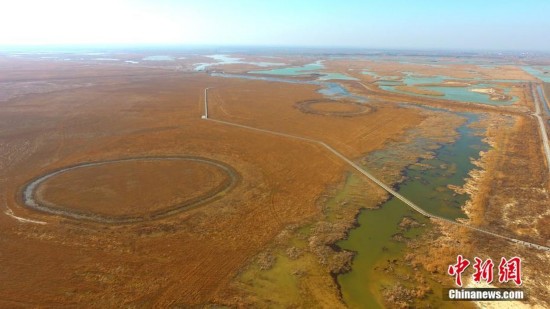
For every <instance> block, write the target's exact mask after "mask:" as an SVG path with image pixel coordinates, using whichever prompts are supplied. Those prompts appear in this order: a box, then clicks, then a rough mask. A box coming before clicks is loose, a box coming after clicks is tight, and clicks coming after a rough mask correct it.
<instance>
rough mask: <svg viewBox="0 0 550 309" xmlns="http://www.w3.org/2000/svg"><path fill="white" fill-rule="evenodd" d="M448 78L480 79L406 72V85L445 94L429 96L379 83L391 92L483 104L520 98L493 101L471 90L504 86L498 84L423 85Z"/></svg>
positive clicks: (439, 82)
mask: <svg viewBox="0 0 550 309" xmlns="http://www.w3.org/2000/svg"><path fill="white" fill-rule="evenodd" d="M447 80H456V81H463V82H468V81H476V82H477V81H479V80H468V79H459V78H452V77H449V76H443V75H437V76H418V75H413V74H411V73H410V72H406V76H405V77H404V78H403V83H405V84H406V85H408V86H417V87H419V88H420V89H427V90H431V91H437V92H441V93H443V94H444V95H443V96H429V95H422V94H416V93H411V92H406V91H401V90H398V89H396V88H395V86H397V85H399V84H397V83H395V84H393V83H388V82H383V83H380V84H379V85H380V88H381V89H383V90H386V91H390V92H397V93H403V94H407V95H414V96H427V97H435V98H440V99H446V100H453V101H462V102H474V103H482V104H489V105H511V104H513V103H514V102H516V101H517V100H518V98H517V97H515V96H514V97H512V99H511V100H508V101H493V100H491V99H490V96H489V95H487V94H484V93H478V92H473V91H471V90H472V89H476V88H502V87H497V86H496V85H493V84H488V83H482V84H474V85H471V86H467V87H448V86H421V85H423V84H441V83H443V82H445V81H447ZM418 85H420V86H418ZM510 90H511V89H510V87H504V93H506V94H509V93H510Z"/></svg>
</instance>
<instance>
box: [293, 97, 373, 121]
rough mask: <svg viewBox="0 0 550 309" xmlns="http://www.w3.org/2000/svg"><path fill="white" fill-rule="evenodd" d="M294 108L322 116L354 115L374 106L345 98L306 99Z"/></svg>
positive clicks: (365, 111)
mask: <svg viewBox="0 0 550 309" xmlns="http://www.w3.org/2000/svg"><path fill="white" fill-rule="evenodd" d="M295 106H296V108H297V109H298V110H300V111H301V112H303V113H306V114H315V115H323V116H338V117H354V116H360V115H363V114H368V113H371V112H373V111H374V110H375V109H374V107H372V106H370V105H367V104H364V103H357V102H352V101H345V100H330V99H318V100H306V101H300V102H297V103H296V104H295Z"/></svg>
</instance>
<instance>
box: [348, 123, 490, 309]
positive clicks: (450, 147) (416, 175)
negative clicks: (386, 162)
mask: <svg viewBox="0 0 550 309" xmlns="http://www.w3.org/2000/svg"><path fill="white" fill-rule="evenodd" d="M464 116H466V117H467V118H468V122H467V123H466V124H464V125H462V126H461V127H459V128H458V132H459V133H460V137H459V138H458V139H457V140H456V141H455V142H454V143H450V144H444V145H442V146H441V148H440V149H439V150H437V151H436V155H435V157H434V158H432V159H424V160H420V161H419V162H418V163H420V164H414V165H411V166H409V167H408V168H407V169H406V170H405V174H406V175H407V180H405V181H404V182H403V183H402V184H401V185H400V186H399V188H398V191H399V193H401V194H402V195H404V196H405V197H407V198H409V199H410V200H411V201H413V202H414V203H416V204H417V205H419V206H420V207H422V208H423V209H425V210H427V211H428V212H431V213H433V214H435V215H438V216H442V217H446V218H449V219H456V218H462V217H465V215H464V213H463V212H462V211H461V206H462V205H463V204H464V202H465V201H466V200H467V196H465V195H459V194H456V193H455V192H454V191H453V190H451V189H449V188H448V187H447V185H449V184H453V185H457V186H462V185H463V184H464V179H465V178H466V177H467V176H468V172H469V171H470V170H471V169H473V168H474V167H475V166H474V165H473V164H472V163H471V158H474V159H477V158H479V152H480V151H481V150H487V148H488V147H487V145H486V144H484V143H483V141H482V137H481V136H479V134H476V133H477V132H476V130H475V129H472V128H470V127H469V126H468V125H469V124H471V123H472V122H474V121H476V120H477V116H476V115H473V114H465V115H464ZM416 142H420V143H421V142H422V140H421V139H419V140H417V141H416ZM388 154H389V153H386V150H382V151H378V152H375V153H373V154H371V155H370V156H369V159H371V157H372V159H373V161H379V160H378V159H377V158H380V157H384V156H385V155H388ZM419 166H421V167H419ZM404 217H409V218H412V219H414V220H416V221H417V222H419V223H420V224H421V225H424V227H422V226H421V227H416V228H411V229H408V230H405V231H403V230H402V229H400V227H399V224H400V223H401V221H402V220H403V218H404ZM357 221H358V225H359V226H358V227H357V228H355V229H353V230H352V231H350V233H349V235H348V239H346V240H344V241H341V242H339V243H338V246H339V247H341V248H342V249H346V250H350V251H354V252H356V255H355V257H354V259H353V261H352V267H351V271H350V272H348V273H344V274H341V275H339V276H338V278H337V281H338V283H339V285H340V288H341V292H342V296H343V298H344V300H345V302H346V304H347V305H348V306H349V307H351V308H384V306H383V297H384V296H383V292H382V291H383V290H384V289H389V288H391V287H392V286H393V285H395V279H394V278H395V275H396V274H398V273H399V272H406V270H404V269H403V268H402V267H401V268H400V267H399V266H392V265H391V263H389V264H388V262H389V261H390V262H391V261H395V260H398V259H400V258H401V259H402V257H403V253H404V249H405V246H406V243H405V242H403V241H398V240H396V235H398V234H400V235H401V236H402V237H404V238H409V239H410V238H414V237H416V236H418V235H419V234H420V233H422V232H423V231H424V229H425V225H426V224H429V220H428V219H426V218H424V217H423V216H422V215H420V214H418V213H417V212H415V211H414V210H412V209H411V208H410V207H408V206H406V205H405V204H404V203H402V202H401V201H399V200H398V199H395V198H391V199H389V200H388V201H387V202H385V203H384V204H383V205H382V206H381V207H380V208H379V209H375V210H363V211H362V212H361V213H360V214H359V216H358V218H357ZM419 254H421V253H419ZM389 273H391V274H392V275H390V274H389ZM401 276H406V274H401ZM400 283H401V284H403V285H405V286H406V285H407V282H406V280H403V281H402V282H400ZM437 297H440V295H439V293H438V291H434V294H433V295H431V296H430V302H432V303H435V304H438V305H436V307H439V306H445V303H441V300H438V299H437Z"/></svg>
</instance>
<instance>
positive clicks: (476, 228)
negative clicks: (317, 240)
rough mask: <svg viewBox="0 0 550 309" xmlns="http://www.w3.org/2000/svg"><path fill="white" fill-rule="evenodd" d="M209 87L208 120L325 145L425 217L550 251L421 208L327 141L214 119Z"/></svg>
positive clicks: (206, 107) (206, 98)
mask: <svg viewBox="0 0 550 309" xmlns="http://www.w3.org/2000/svg"><path fill="white" fill-rule="evenodd" d="M209 89H211V88H206V89H204V107H205V110H204V115H202V117H201V118H202V119H204V120H208V121H212V122H216V123H220V124H224V125H228V126H233V127H238V128H243V129H247V130H252V131H256V132H262V133H267V134H272V135H278V136H283V137H287V138H292V139H296V140H301V141H304V142H308V143H312V144H316V145H320V146H322V147H324V148H325V149H327V150H328V151H330V152H332V153H333V154H334V155H335V156H337V157H338V158H340V159H341V160H342V161H344V162H346V163H347V164H348V165H350V166H351V167H353V168H354V169H355V170H357V171H358V172H359V173H361V174H363V175H364V176H366V177H367V178H369V179H370V180H372V181H373V182H374V183H376V184H377V185H378V186H380V187H381V188H382V189H384V190H386V191H387V192H388V193H389V194H391V195H392V196H394V197H395V198H398V199H399V200H401V201H402V202H403V203H405V204H406V205H407V206H409V207H411V208H412V209H414V210H415V211H417V212H419V213H420V214H422V215H423V216H425V217H428V218H431V219H435V220H440V221H444V222H447V223H451V224H454V225H457V226H462V227H465V228H468V229H471V230H473V231H476V232H480V233H484V234H486V235H491V236H494V237H498V238H502V239H505V240H508V241H511V242H513V243H516V244H520V245H524V246H526V247H529V248H534V249H538V250H543V251H549V252H550V247H546V246H543V245H539V244H534V243H531V242H527V241H524V240H520V239H516V238H512V237H508V236H504V235H500V234H497V233H493V232H490V231H487V230H484V229H481V228H478V227H475V226H471V225H467V224H464V223H460V222H457V221H453V220H449V219H446V218H443V217H439V216H437V215H434V214H431V213H429V212H427V211H425V210H424V209H422V208H420V207H419V206H418V205H416V204H414V203H413V202H411V201H410V200H408V199H407V198H405V197H404V196H402V195H401V194H399V193H397V192H396V191H395V190H393V189H392V188H390V187H389V186H387V185H386V184H384V183H383V182H382V181H380V180H379V179H377V178H376V177H374V176H373V175H372V174H371V173H369V172H368V171H366V170H365V169H364V168H362V167H360V166H359V165H357V164H356V163H355V162H353V161H352V160H350V159H348V158H347V157H345V156H344V155H343V154H341V153H340V152H338V151H337V150H336V149H334V148H332V147H331V146H329V145H328V144H326V143H325V142H322V141H318V140H314V139H311V138H307V137H302V136H297V135H292V134H287V133H282V132H276V131H271V130H266V129H260V128H255V127H250V126H246V125H242V124H238V123H233V122H229V121H224V120H217V119H213V118H211V117H209V116H208V90H209ZM539 118H540V117H539ZM544 132H546V131H544ZM547 154H548V153H547Z"/></svg>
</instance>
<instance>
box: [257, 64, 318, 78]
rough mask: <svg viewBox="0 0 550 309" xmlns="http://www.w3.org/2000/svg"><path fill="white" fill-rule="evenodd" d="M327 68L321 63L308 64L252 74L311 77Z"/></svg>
mask: <svg viewBox="0 0 550 309" xmlns="http://www.w3.org/2000/svg"><path fill="white" fill-rule="evenodd" d="M324 68H325V66H324V65H323V63H322V62H321V61H317V62H314V63H310V64H306V65H303V66H299V67H287V68H280V69H273V70H259V71H251V72H248V73H251V74H264V75H283V76H298V75H311V74H314V73H318V72H317V71H319V70H322V69H324Z"/></svg>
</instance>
